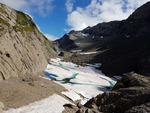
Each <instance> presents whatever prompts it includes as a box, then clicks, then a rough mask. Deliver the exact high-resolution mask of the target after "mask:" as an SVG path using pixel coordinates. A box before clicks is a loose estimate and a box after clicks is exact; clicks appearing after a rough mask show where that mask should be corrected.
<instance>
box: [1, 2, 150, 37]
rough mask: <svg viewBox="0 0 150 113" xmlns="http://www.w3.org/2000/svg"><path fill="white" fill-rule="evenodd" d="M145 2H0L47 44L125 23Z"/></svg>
mask: <svg viewBox="0 0 150 113" xmlns="http://www.w3.org/2000/svg"><path fill="white" fill-rule="evenodd" d="M147 1H150V0H0V2H1V3H4V4H6V5H8V6H10V7H12V8H14V9H16V10H20V11H23V12H25V13H27V14H29V15H30V16H31V17H32V18H33V20H34V21H35V23H36V24H37V26H38V27H39V29H40V31H41V32H42V33H44V34H45V36H46V37H47V38H48V39H50V40H55V39H57V38H60V37H62V36H63V35H64V34H65V33H67V32H69V31H70V30H82V29H84V28H85V27H87V26H94V25H96V24H98V23H101V22H109V21H113V20H122V19H126V18H127V17H128V16H129V15H130V14H132V13H133V11H134V10H135V9H136V8H138V7H139V6H141V5H143V4H144V3H146V2H147Z"/></svg>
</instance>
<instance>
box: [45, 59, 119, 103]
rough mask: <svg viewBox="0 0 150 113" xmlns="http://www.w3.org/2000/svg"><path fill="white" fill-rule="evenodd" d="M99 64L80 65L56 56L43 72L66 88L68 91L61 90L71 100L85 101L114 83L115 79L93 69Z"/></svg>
mask: <svg viewBox="0 0 150 113" xmlns="http://www.w3.org/2000/svg"><path fill="white" fill-rule="evenodd" d="M100 65H101V64H100V63H97V64H89V65H88V66H85V67H82V66H78V65H76V64H73V63H71V62H63V61H61V59H58V58H57V59H52V60H51V62H50V64H49V65H47V68H46V69H45V72H47V73H49V75H52V76H51V77H54V78H55V79H53V80H54V82H56V83H57V84H60V85H62V86H63V87H65V88H66V89H67V90H68V92H62V94H63V95H65V96H67V97H68V98H70V99H71V100H73V101H75V100H81V103H85V102H86V101H87V100H89V99H91V98H92V97H95V96H97V95H98V94H100V93H103V92H105V91H108V90H110V89H108V88H109V87H110V88H112V87H113V86H114V84H115V83H116V79H112V78H109V77H107V76H105V75H104V74H103V73H102V72H101V71H99V70H97V69H95V67H99V66H100ZM53 75H57V77H56V76H53Z"/></svg>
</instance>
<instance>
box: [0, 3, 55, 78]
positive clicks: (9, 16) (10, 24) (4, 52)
mask: <svg viewBox="0 0 150 113" xmlns="http://www.w3.org/2000/svg"><path fill="white" fill-rule="evenodd" d="M54 56H56V52H55V51H54V50H53V45H52V44H51V42H50V41H49V40H48V39H47V38H46V37H45V36H44V35H43V34H42V33H41V32H40V31H39V30H38V29H37V26H36V25H35V23H34V22H33V20H32V19H31V17H30V16H28V15H27V14H24V13H22V12H20V11H16V10H14V9H12V8H10V7H8V6H6V5H4V4H1V3H0V67H1V68H0V80H5V79H8V78H10V77H18V76H24V75H27V74H28V75H36V74H37V73H38V72H42V71H43V70H44V69H45V68H46V65H47V63H48V61H49V59H50V58H51V57H54Z"/></svg>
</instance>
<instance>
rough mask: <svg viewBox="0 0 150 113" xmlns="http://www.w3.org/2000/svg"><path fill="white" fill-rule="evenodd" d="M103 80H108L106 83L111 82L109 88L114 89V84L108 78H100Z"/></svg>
mask: <svg viewBox="0 0 150 113" xmlns="http://www.w3.org/2000/svg"><path fill="white" fill-rule="evenodd" d="M100 78H101V79H103V80H106V81H108V82H109V84H110V85H109V87H114V84H113V83H112V82H111V81H109V80H107V79H106V78H103V77H100Z"/></svg>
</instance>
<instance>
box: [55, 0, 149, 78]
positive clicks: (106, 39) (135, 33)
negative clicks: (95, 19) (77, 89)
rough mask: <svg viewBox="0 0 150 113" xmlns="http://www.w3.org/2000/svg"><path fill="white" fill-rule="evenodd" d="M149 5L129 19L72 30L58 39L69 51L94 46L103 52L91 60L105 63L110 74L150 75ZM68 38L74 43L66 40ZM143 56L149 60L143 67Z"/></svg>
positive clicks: (102, 68)
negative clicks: (132, 72)
mask: <svg viewBox="0 0 150 113" xmlns="http://www.w3.org/2000/svg"><path fill="white" fill-rule="evenodd" d="M149 6H150V2H147V3H146V4H144V5H143V6H141V7H140V8H138V9H137V10H136V11H135V12H134V13H133V14H131V15H130V16H129V17H128V18H127V19H126V20H122V21H112V22H108V23H99V24H97V25H96V26H93V27H87V28H85V29H83V30H82V31H71V32H70V33H68V34H66V35H64V36H63V37H62V38H61V39H59V40H56V41H55V42H56V43H58V45H59V47H60V49H61V50H65V51H70V50H72V49H81V50H83V51H92V50H93V48H94V49H95V50H97V51H101V52H100V53H99V54H98V55H96V56H95V57H93V58H91V60H90V61H89V62H92V63H96V62H99V63H102V65H101V67H100V69H101V70H102V72H103V73H105V74H106V75H108V76H113V75H121V74H123V73H128V72H131V71H135V72H137V73H139V74H144V75H149V74H150V72H149V71H148V70H149V68H148V67H149V66H148V65H150V64H149V62H148V59H147V57H149V55H150V53H149V52H148V50H149V49H150V46H149V43H148V42H149V41H150V32H149V29H150V27H149V26H150V22H149V21H148V20H149V18H150V13H149V12H150V7H149ZM145 12H146V13H145ZM66 36H68V37H67V38H66ZM65 38H66V39H67V41H68V42H69V41H71V42H72V43H71V44H68V43H67V41H66V42H65V41H64V40H65ZM139 45H140V46H139ZM84 58H86V57H84ZM142 59H145V63H146V65H147V66H146V67H142V66H143V65H144V64H143V62H142V61H141V60H142ZM89 62H87V63H89ZM141 62H142V64H141ZM77 63H78V62H77ZM139 65H140V66H141V67H140V66H139ZM144 68H147V69H144Z"/></svg>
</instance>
